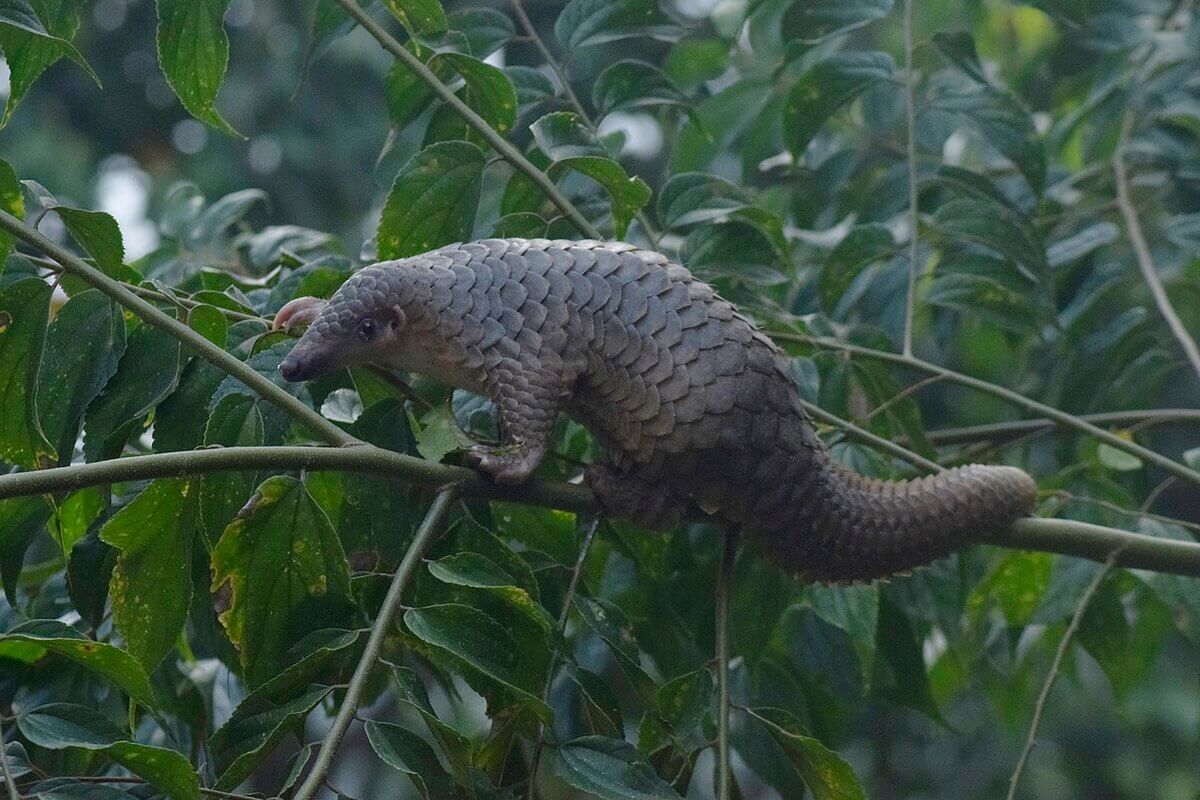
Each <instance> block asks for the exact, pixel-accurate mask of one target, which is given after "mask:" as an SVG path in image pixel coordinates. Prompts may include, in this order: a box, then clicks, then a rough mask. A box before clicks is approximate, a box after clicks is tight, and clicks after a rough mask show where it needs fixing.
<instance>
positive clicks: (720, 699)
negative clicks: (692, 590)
mask: <svg viewBox="0 0 1200 800" xmlns="http://www.w3.org/2000/svg"><path fill="white" fill-rule="evenodd" d="M737 534H738V532H737V530H736V529H735V528H729V529H728V530H725V531H723V532H722V538H723V540H724V541H723V542H722V545H723V546H722V548H721V563H720V566H719V567H718V570H717V590H716V595H717V596H716V606H717V609H716V616H717V619H716V651H717V653H716V656H717V787H716V789H717V791H716V795H717V800H729V797H730V794H729V793H730V784H731V782H732V777H731V774H730V773H731V764H730V760H729V759H730V756H729V590H730V586H731V584H732V583H733V563H734V560H735V558H736V556H737Z"/></svg>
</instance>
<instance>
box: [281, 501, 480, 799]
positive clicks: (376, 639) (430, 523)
mask: <svg viewBox="0 0 1200 800" xmlns="http://www.w3.org/2000/svg"><path fill="white" fill-rule="evenodd" d="M456 494H457V487H455V486H447V487H445V488H443V489H442V490H441V491H440V492H438V495H437V497H435V498H434V500H433V505H432V506H431V507H430V509H429V512H428V513H427V514H426V515H425V519H424V520H423V521H422V522H421V526H420V528H418V529H417V533H416V535H415V536H413V540H412V544H410V545H409V546H408V551H407V552H406V553H405V554H404V559H403V560H402V561H401V562H400V566H399V568H398V569H397V570H396V576H395V578H393V579H392V584H391V586H389V587H388V591H387V596H386V597H385V598H384V600H383V605H382V606H381V607H380V609H379V614H378V616H376V617H375V623H374V624H373V625H372V626H371V635H370V637H369V638H368V639H367V644H366V646H365V647H364V648H363V654H362V656H361V657H360V658H359V659H358V666H356V667H355V668H354V675H353V677H351V678H350V685H349V686H348V687H347V688H346V697H345V699H344V700H342V706H341V708H339V709H338V713H337V716H336V717H334V719H333V725H331V726H330V728H329V733H327V734H325V738H324V739H323V740H322V742H321V748H320V750H318V751H317V757H316V760H315V761H313V767H312V770H311V771H310V772H309V773H308V776H307V777H306V778H305V779H304V783H303V784H302V785H301V786H300V788H299V789H298V790H297V791H296V795H295V797H296V800H312V798H313V796H314V795H316V793H317V792H318V791H319V790H320V788H321V785H322V784H323V782H324V780H325V776H326V775H327V774H328V773H329V768H330V767H331V766H332V765H333V757H334V755H335V754H336V753H337V749H338V745H340V744H341V743H342V737H344V736H345V735H346V730H347V729H348V728H349V727H350V721H351V720H352V719H354V714H355V712H356V711H358V704H359V700H360V698H361V697H362V693H363V689H364V688H365V687H366V683H367V678H368V677H369V676H370V674H371V669H372V668H373V667H374V666H375V662H376V661H378V659H379V649H380V648H381V647H382V646H383V640H384V639H385V638H386V637H387V635H388V633H389V631H390V630H391V627H392V619H393V618H394V617H395V615H396V609H397V608H398V607H399V605H400V598H401V595H403V593H404V589H405V587H406V586H407V585H408V581H409V578H411V577H412V574H413V570H414V569H415V568H416V565H417V564H418V563H419V562H420V560H421V556H422V555H423V554H424V552H425V550H426V549H427V548H428V547H429V544H430V543H431V542H432V541H433V538H434V534H436V533H437V531H438V529H439V528H440V527H441V524H442V520H443V519H444V518H445V516H446V512H447V511H449V510H450V507H451V506H452V505H453V503H454V499H455V496H456Z"/></svg>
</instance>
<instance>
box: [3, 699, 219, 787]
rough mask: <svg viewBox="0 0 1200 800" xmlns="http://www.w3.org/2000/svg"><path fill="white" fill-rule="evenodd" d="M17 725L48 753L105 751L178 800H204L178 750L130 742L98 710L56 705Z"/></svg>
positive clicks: (37, 710)
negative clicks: (77, 748) (75, 750)
mask: <svg viewBox="0 0 1200 800" xmlns="http://www.w3.org/2000/svg"><path fill="white" fill-rule="evenodd" d="M17 724H18V725H19V726H20V728H21V732H22V733H24V734H25V735H26V736H27V737H29V740H30V741H32V742H34V743H35V744H38V745H40V746H42V747H46V748H49V749H52V750H62V749H65V748H68V747H80V748H83V749H85V750H99V751H100V752H102V753H104V754H105V755H106V756H108V757H109V758H111V759H112V760H113V761H115V762H117V763H118V764H120V765H121V766H123V767H125V768H126V769H128V770H129V771H130V772H133V773H134V774H135V775H140V776H141V777H142V778H145V779H146V782H147V783H149V784H150V785H152V786H154V787H155V788H156V789H158V790H160V791H162V792H163V793H164V794H166V795H167V796H168V797H170V798H172V800H200V778H199V776H198V775H197V774H196V771H195V770H194V769H192V765H191V764H190V763H189V762H188V760H187V759H186V758H184V757H183V756H182V755H180V754H179V753H177V752H175V751H174V750H167V749H165V748H162V747H151V746H150V745H145V744H138V743H136V742H130V741H126V739H127V737H126V735H125V733H124V732H123V731H122V730H121V729H120V728H118V727H117V726H116V725H115V724H113V722H112V721H110V720H109V719H108V718H107V717H105V716H104V715H103V714H101V713H100V712H98V711H96V710H94V709H92V708H89V707H87V706H81V705H74V704H71V703H52V704H49V705H44V706H39V707H38V708H35V709H33V710H32V711H29V712H27V713H25V714H22V715H21V716H20V717H19V718H18V721H17Z"/></svg>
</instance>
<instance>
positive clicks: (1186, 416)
mask: <svg viewBox="0 0 1200 800" xmlns="http://www.w3.org/2000/svg"><path fill="white" fill-rule="evenodd" d="M1075 418H1076V419H1080V420H1083V421H1084V422H1088V423H1091V424H1092V425H1114V426H1117V427H1123V426H1125V425H1137V424H1139V423H1147V424H1153V425H1160V424H1163V423H1169V422H1185V423H1192V424H1196V423H1200V410H1196V409H1194V408H1151V409H1146V410H1144V411H1108V412H1102V413H1099V414H1078V415H1076V416H1075ZM1062 425H1063V423H1062V422H1060V421H1058V420H1053V419H1020V420H1013V421H1011V422H993V423H990V424H987V425H970V426H967V427H962V428H943V429H942V430H932V431H926V432H925V435H926V436H927V437H928V438H929V441H930V442H931V443H933V444H935V445H949V444H970V443H972V442H980V441H1007V440H1009V439H1019V438H1020V437H1022V436H1026V435H1028V434H1030V433H1041V432H1043V431H1049V430H1052V429H1054V428H1057V427H1060V426H1062ZM905 441H906V440H905V439H898V440H897V443H898V444H904V443H905Z"/></svg>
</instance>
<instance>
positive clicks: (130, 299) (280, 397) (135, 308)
mask: <svg viewBox="0 0 1200 800" xmlns="http://www.w3.org/2000/svg"><path fill="white" fill-rule="evenodd" d="M0 228H3V229H4V230H7V231H8V232H9V233H11V234H12V235H13V236H15V237H17V238H18V239H20V240H21V241H23V242H25V243H26V244H28V245H29V246H30V247H33V248H36V249H37V250H39V251H41V252H42V253H45V254H46V255H48V256H50V257H51V258H52V259H54V260H55V261H57V262H58V263H59V264H60V265H61V266H62V269H63V271H65V272H68V273H70V274H72V275H74V276H76V277H77V278H80V279H81V280H83V281H85V282H86V283H87V284H89V285H90V286H93V287H95V288H97V289H99V290H100V291H102V292H104V293H105V294H106V295H108V296H109V297H111V298H112V299H113V300H116V301H117V302H118V303H120V304H121V305H122V306H124V307H125V308H128V309H129V310H130V311H132V312H134V313H135V314H137V315H138V316H139V317H141V318H142V319H143V320H145V321H146V322H147V323H149V324H150V325H153V326H154V327H156V328H158V329H160V330H162V331H164V332H165V333H167V334H169V335H170V336H172V337H174V338H175V339H177V340H179V342H180V343H181V344H183V345H184V346H185V347H187V348H188V349H189V350H191V351H192V352H194V353H196V354H197V355H199V356H200V357H201V358H203V359H205V360H206V361H208V362H210V363H212V364H213V365H214V366H216V367H217V368H219V369H221V370H222V371H224V372H226V373H228V374H229V375H231V376H233V377H234V378H237V379H238V380H239V381H241V382H242V383H244V384H246V386H248V387H250V388H251V389H253V390H254V391H255V392H257V393H258V394H259V395H260V396H261V397H263V398H264V399H266V400H269V401H270V402H272V403H274V404H275V405H277V406H279V407H280V408H281V409H283V410H284V411H286V412H287V413H288V414H289V415H291V416H292V417H293V418H294V419H296V420H297V421H299V422H301V423H303V424H304V425H306V426H307V427H308V428H310V429H311V430H312V431H313V433H315V434H317V435H318V436H319V437H320V438H321V439H323V440H325V441H326V442H328V443H329V444H334V445H346V444H353V443H357V442H358V440H357V439H355V438H354V437H353V436H351V435H350V434H348V433H346V432H345V431H343V430H342V429H341V428H339V427H338V426H337V425H334V424H333V423H332V422H330V421H329V420H327V419H325V418H324V417H322V416H321V415H320V414H318V413H317V412H316V411H313V410H312V409H311V408H309V407H308V406H306V405H304V403H301V402H300V401H299V400H298V399H296V398H295V397H293V396H292V395H290V394H288V393H287V392H286V391H285V390H283V389H282V388H280V387H279V386H277V385H275V384H274V383H272V382H271V380H270V379H269V378H267V377H266V376H265V375H261V374H259V373H258V372H255V371H254V370H253V369H251V368H250V367H249V366H247V365H246V364H245V363H244V362H242V361H241V360H240V359H238V358H237V357H236V356H233V355H231V354H229V353H227V352H225V351H224V350H222V349H221V348H220V347H218V346H217V345H215V344H213V343H212V342H210V341H209V340H208V339H205V338H204V337H203V336H201V335H200V334H199V333H197V332H196V331H194V330H192V329H191V328H189V327H188V326H186V325H184V324H183V323H181V322H179V320H177V319H175V318H174V317H172V316H171V315H169V314H166V313H164V312H162V311H160V310H159V309H158V308H156V307H155V306H153V305H151V304H150V303H149V302H147V301H146V300H144V299H143V298H141V297H138V296H137V295H135V294H134V293H133V292H131V291H130V290H129V289H128V288H126V287H125V286H124V285H123V284H122V283H121V282H120V281H118V280H115V279H113V278H110V277H109V276H107V275H105V274H104V273H103V272H101V271H100V270H98V269H96V268H95V267H93V266H91V265H90V264H88V263H87V262H85V261H84V260H83V259H81V258H79V257H78V256H76V255H75V254H74V253H71V252H70V251H68V250H66V249H64V248H62V247H60V246H59V245H57V244H55V243H54V242H52V241H50V240H49V239H47V238H46V237H45V236H43V235H42V234H41V233H39V232H38V231H37V230H35V229H33V228H31V227H29V226H28V225H26V224H25V223H24V222H22V221H21V220H19V219H17V218H16V217H14V216H13V215H12V214H9V213H8V212H7V211H3V210H0Z"/></svg>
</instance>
